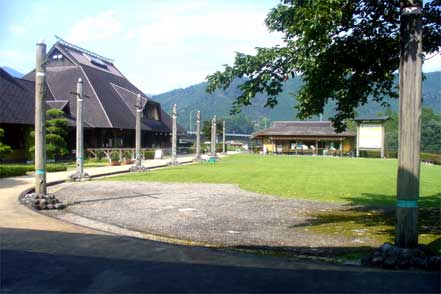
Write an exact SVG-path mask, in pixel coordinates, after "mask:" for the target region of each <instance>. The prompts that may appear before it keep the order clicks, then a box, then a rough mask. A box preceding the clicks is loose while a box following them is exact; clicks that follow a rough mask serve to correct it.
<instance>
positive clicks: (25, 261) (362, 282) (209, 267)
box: [0, 166, 440, 293]
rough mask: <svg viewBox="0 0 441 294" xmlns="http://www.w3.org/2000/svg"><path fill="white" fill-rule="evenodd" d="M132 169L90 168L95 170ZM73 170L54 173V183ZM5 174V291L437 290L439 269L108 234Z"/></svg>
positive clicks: (1, 223)
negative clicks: (28, 201)
mask: <svg viewBox="0 0 441 294" xmlns="http://www.w3.org/2000/svg"><path fill="white" fill-rule="evenodd" d="M125 168H127V166H121V167H108V168H107V167H106V168H99V169H98V168H93V169H92V168H91V169H87V172H88V173H89V174H92V175H93V174H98V173H101V172H103V171H108V172H114V171H118V170H120V169H121V170H122V169H125ZM69 174H70V172H62V173H51V174H48V181H49V182H50V181H56V180H62V179H65V178H66V177H67V176H68V175H69ZM32 184H33V178H32V177H27V176H25V177H16V178H9V179H1V180H0V187H1V188H0V249H1V252H0V278H1V280H0V292H1V293H11V292H27V293H37V292H39V293H41V292H45V293H59V292H76V293H77V292H83V293H103V292H105V293H112V292H113V293H116V292H124V293H127V292H159V291H167V292H257V291H258V292H313V293H317V292H351V293H354V292H368V293H372V292H414V293H422V292H433V293H439V291H440V284H439V282H440V280H439V273H428V272H399V271H382V270H375V269H361V268H357V267H350V266H332V265H326V264H320V263H311V262H307V263H305V262H302V261H299V260H295V259H288V258H283V257H270V256H266V257H263V256H257V255H251V254H245V253H239V252H229V251H222V250H216V249H210V248H201V247H186V246H178V245H170V244H165V243H161V242H155V241H149V240H142V239H137V238H130V237H124V236H117V235H112V234H106V233H102V232H98V231H93V230H90V229H87V228H82V227H78V226H75V225H71V224H68V223H63V222H60V221H57V220H55V219H52V218H49V217H47V216H44V215H41V214H38V213H36V212H33V211H31V210H29V209H27V208H25V207H23V206H21V205H20V204H19V203H18V201H17V197H18V194H19V193H21V192H22V191H23V190H24V189H27V188H29V187H30V186H32Z"/></svg>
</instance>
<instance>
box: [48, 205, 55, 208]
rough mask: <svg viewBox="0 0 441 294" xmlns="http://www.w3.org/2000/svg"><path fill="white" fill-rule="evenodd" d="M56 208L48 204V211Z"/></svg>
mask: <svg viewBox="0 0 441 294" xmlns="http://www.w3.org/2000/svg"><path fill="white" fill-rule="evenodd" d="M54 208H55V207H54V205H53V204H48V205H47V209H54Z"/></svg>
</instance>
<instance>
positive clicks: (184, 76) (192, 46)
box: [0, 0, 441, 94]
mask: <svg viewBox="0 0 441 294" xmlns="http://www.w3.org/2000/svg"><path fill="white" fill-rule="evenodd" d="M277 3H279V1H278V0H258V1H253V0H143V1H142V0H139V1H135V0H125V1H109V0H108V1H102V0H88V1H84V0H75V1H66V0H64V1H57V0H45V1H39V0H34V1H26V0H16V1H12V0H0V40H1V42H0V66H9V67H12V68H14V69H16V70H18V71H20V72H22V73H26V72H28V71H30V70H31V69H32V68H33V67H34V54H35V53H34V50H35V43H36V42H37V41H38V40H41V39H43V40H44V41H45V42H46V44H47V45H48V49H49V48H50V47H51V46H52V45H53V44H54V42H55V38H54V37H53V36H54V35H58V36H60V37H62V38H63V39H65V40H67V41H69V42H72V43H74V44H76V45H79V46H81V47H84V48H86V49H88V50H91V51H94V52H96V53H98V54H101V55H103V56H105V57H108V58H111V59H114V60H115V65H116V66H117V67H118V68H119V69H120V70H121V71H122V73H123V74H124V75H125V76H126V77H127V78H128V79H129V80H130V81H132V82H133V83H134V84H135V85H136V86H137V87H139V88H140V89H142V90H143V91H145V92H146V93H149V94H159V93H162V92H166V91H169V90H172V89H175V88H181V87H187V86H190V85H192V84H196V83H200V82H202V81H203V80H204V79H205V77H206V76H207V75H208V74H210V73H213V72H214V71H216V70H219V69H221V68H222V64H225V63H229V64H231V63H232V62H233V58H234V52H235V51H240V52H244V53H253V52H254V47H256V46H260V47H263V46H273V45H276V44H280V43H281V39H280V35H278V34H270V33H269V32H268V31H267V29H266V27H265V25H264V19H265V16H266V14H267V13H268V11H269V10H270V9H271V8H272V7H274V6H275V5H277ZM423 70H424V71H435V70H441V56H440V55H438V56H436V57H434V58H432V59H430V60H429V61H428V62H426V64H425V65H424V68H423Z"/></svg>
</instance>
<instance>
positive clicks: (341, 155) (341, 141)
mask: <svg viewBox="0 0 441 294" xmlns="http://www.w3.org/2000/svg"><path fill="white" fill-rule="evenodd" d="M340 157H343V139H342V138H340Z"/></svg>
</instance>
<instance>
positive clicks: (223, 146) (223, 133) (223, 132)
mask: <svg viewBox="0 0 441 294" xmlns="http://www.w3.org/2000/svg"><path fill="white" fill-rule="evenodd" d="M222 153H224V154H225V121H223V122H222Z"/></svg>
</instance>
